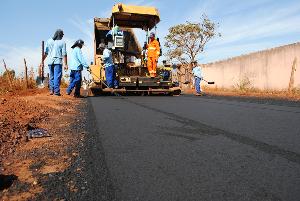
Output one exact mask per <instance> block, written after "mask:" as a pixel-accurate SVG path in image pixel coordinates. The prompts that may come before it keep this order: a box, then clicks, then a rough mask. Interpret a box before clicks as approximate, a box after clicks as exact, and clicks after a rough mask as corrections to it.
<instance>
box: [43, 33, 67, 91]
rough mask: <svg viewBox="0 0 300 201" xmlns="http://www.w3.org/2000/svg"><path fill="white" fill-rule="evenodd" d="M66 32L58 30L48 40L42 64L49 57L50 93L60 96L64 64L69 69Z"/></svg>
mask: <svg viewBox="0 0 300 201" xmlns="http://www.w3.org/2000/svg"><path fill="white" fill-rule="evenodd" d="M63 36H64V32H63V30H61V29H58V30H56V32H55V34H54V36H53V37H52V38H50V39H48V40H47V42H46V45H45V55H43V58H42V63H41V66H42V65H43V62H44V60H45V59H46V58H47V57H48V59H47V60H48V66H49V75H50V77H49V89H50V95H53V94H54V95H57V96H60V95H61V94H60V83H61V78H62V65H63V63H64V69H65V70H67V69H68V64H67V50H66V43H65V42H64V41H63V40H62V38H63Z"/></svg>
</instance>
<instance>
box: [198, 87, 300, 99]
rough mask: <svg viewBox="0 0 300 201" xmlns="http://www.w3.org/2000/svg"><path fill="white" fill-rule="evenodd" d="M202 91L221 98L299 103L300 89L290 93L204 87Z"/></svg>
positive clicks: (244, 88) (284, 91)
mask: <svg viewBox="0 0 300 201" xmlns="http://www.w3.org/2000/svg"><path fill="white" fill-rule="evenodd" d="M203 90H204V91H205V92H207V93H210V94H215V95H222V96H248V97H257V98H273V99H282V100H293V101H300V89H299V88H294V89H293V90H292V91H290V92H289V91H287V90H281V91H279V90H259V89H255V88H250V87H249V88H248V87H242V88H239V87H232V88H229V89H228V88H217V87H208V86H204V87H203Z"/></svg>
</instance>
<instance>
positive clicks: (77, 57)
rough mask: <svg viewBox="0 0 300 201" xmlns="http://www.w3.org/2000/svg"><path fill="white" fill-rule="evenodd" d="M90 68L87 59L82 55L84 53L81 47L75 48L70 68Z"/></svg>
mask: <svg viewBox="0 0 300 201" xmlns="http://www.w3.org/2000/svg"><path fill="white" fill-rule="evenodd" d="M83 67H85V68H88V67H89V65H88V64H87V63H86V60H85V58H84V57H83V55H82V51H81V49H80V48H79V47H75V48H74V49H73V51H72V54H71V57H70V63H69V68H70V70H82V68H83Z"/></svg>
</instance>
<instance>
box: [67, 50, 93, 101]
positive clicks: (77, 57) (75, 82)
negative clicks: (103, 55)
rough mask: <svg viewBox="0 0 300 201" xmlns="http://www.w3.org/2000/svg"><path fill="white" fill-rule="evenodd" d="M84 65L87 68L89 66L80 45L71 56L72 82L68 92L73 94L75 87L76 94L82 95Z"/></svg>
mask: <svg viewBox="0 0 300 201" xmlns="http://www.w3.org/2000/svg"><path fill="white" fill-rule="evenodd" d="M83 67H85V68H87V69H88V68H89V66H88V64H87V63H86V60H85V59H84V57H83V55H82V52H81V49H80V48H79V47H75V48H74V49H73V51H72V54H71V57H70V63H69V68H70V70H71V72H70V84H69V87H68V88H67V94H71V92H72V91H73V89H74V87H75V91H74V96H75V97H76V96H80V88H81V82H82V75H81V71H82V70H83Z"/></svg>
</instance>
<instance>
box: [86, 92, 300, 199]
mask: <svg viewBox="0 0 300 201" xmlns="http://www.w3.org/2000/svg"><path fill="white" fill-rule="evenodd" d="M89 103H90V104H91V107H92V109H93V112H94V115H95V124H96V125H97V130H98V131H97V132H98V135H99V137H100V139H101V141H100V143H101V144H99V147H102V148H103V152H104V155H105V163H106V164H105V166H106V167H107V171H108V172H109V175H110V176H109V177H110V180H111V183H112V184H111V185H112V186H113V187H112V189H114V190H113V191H114V193H113V194H114V197H115V198H114V199H116V200H126V201H127V200H128V201H135V200H141V201H148V200H154V201H156V200H158V201H160V200H162V201H169V200H170V201H175V200H180V201H181V200H183V201H188V200H217V201H220V200H290V201H292V200H295V201H296V200H300V146H299V143H300V107H295V106H293V107H291V106H283V105H272V104H261V103H254V102H246V101H237V100H226V99H214V98H207V97H195V96H188V95H185V96H179V97H162V96H150V97H134V96H131V97H123V96H121V97H113V96H111V97H93V98H89ZM102 148H101V150H102ZM94 154H95V156H96V157H94V160H97V153H94ZM100 155H101V154H99V157H100ZM102 155H103V154H102ZM99 160H100V159H99ZM101 160H102V159H101ZM94 188H95V190H96V189H97V186H95V187H94ZM95 192H96V191H95Z"/></svg>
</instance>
